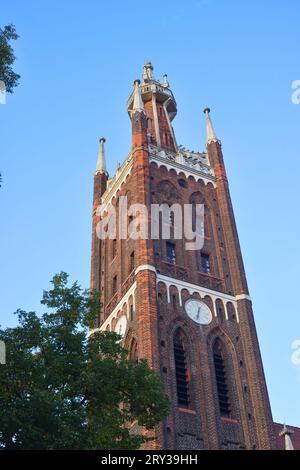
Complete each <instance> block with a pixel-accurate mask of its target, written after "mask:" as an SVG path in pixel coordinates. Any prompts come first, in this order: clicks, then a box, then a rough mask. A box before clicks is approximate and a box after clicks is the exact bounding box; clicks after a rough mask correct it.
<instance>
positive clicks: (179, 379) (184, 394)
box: [174, 330, 190, 407]
mask: <svg viewBox="0 0 300 470" xmlns="http://www.w3.org/2000/svg"><path fill="white" fill-rule="evenodd" d="M174 358H175V370H176V386H177V401H178V405H179V406H184V407H188V406H189V404H190V393H189V373H188V369H187V360H186V353H185V350H184V343H183V340H182V334H181V332H180V330H178V331H177V333H176V334H175V336H174Z"/></svg>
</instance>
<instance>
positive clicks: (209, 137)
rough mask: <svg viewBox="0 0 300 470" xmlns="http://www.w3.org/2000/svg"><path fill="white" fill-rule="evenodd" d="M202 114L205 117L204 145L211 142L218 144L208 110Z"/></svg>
mask: <svg viewBox="0 0 300 470" xmlns="http://www.w3.org/2000/svg"><path fill="white" fill-rule="evenodd" d="M203 112H204V114H205V116H206V145H208V144H210V143H211V142H219V139H218V137H217V135H216V132H215V130H214V126H213V125H212V122H211V118H210V114H209V113H210V109H209V108H205V109H204V111H203Z"/></svg>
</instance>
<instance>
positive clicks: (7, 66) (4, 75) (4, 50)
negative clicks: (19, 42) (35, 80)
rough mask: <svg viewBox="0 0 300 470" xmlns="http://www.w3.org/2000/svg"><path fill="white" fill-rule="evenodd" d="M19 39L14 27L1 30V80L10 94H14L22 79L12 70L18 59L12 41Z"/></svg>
mask: <svg viewBox="0 0 300 470" xmlns="http://www.w3.org/2000/svg"><path fill="white" fill-rule="evenodd" d="M18 37H19V36H18V34H17V33H16V28H15V27H14V25H12V24H9V25H7V26H4V28H3V29H1V28H0V80H2V81H3V82H4V84H5V89H6V91H7V92H8V93H13V89H14V88H15V87H16V86H17V85H18V81H19V78H20V75H18V74H17V73H15V72H14V71H13V69H12V65H13V63H14V61H15V59H16V57H15V54H14V50H13V48H12V46H11V45H10V41H15V40H16V39H18Z"/></svg>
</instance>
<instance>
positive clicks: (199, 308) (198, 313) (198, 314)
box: [197, 306, 201, 320]
mask: <svg viewBox="0 0 300 470" xmlns="http://www.w3.org/2000/svg"><path fill="white" fill-rule="evenodd" d="M200 310H201V306H200V307H198V312H197V320H199V317H200Z"/></svg>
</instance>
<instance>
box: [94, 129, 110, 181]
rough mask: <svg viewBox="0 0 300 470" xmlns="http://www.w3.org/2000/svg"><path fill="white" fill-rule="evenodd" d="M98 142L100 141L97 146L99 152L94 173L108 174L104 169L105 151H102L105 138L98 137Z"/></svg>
mask: <svg viewBox="0 0 300 470" xmlns="http://www.w3.org/2000/svg"><path fill="white" fill-rule="evenodd" d="M99 142H100V147H99V152H98V160H97V165H96V171H95V174H97V173H104V174H106V175H108V172H107V170H106V162H105V151H104V142H105V138H104V137H100V139H99Z"/></svg>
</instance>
